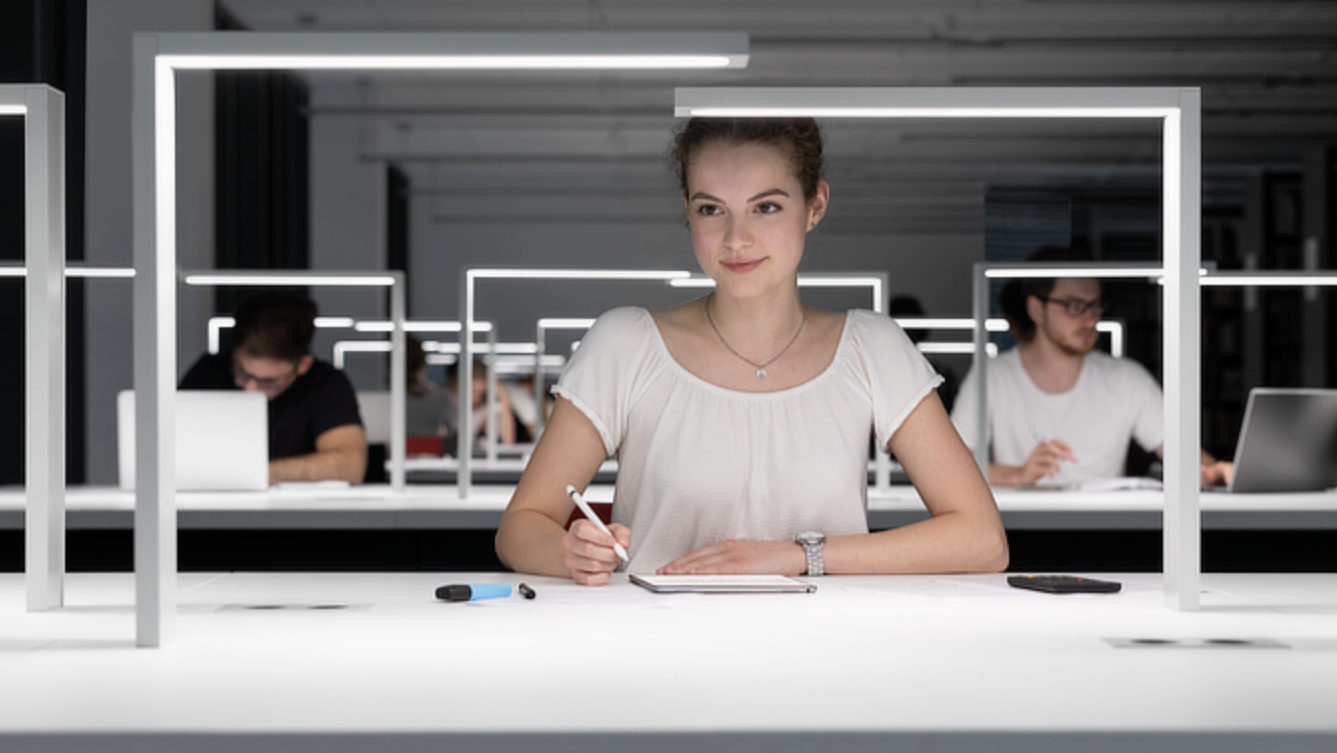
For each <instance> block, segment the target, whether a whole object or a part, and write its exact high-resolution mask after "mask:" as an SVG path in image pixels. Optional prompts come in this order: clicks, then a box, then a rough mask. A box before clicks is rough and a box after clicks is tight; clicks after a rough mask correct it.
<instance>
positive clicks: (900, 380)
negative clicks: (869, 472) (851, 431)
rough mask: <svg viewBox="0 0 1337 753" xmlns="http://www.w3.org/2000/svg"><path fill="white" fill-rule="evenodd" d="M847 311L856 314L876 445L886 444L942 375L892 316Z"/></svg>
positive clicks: (940, 381) (858, 339) (936, 384)
mask: <svg viewBox="0 0 1337 753" xmlns="http://www.w3.org/2000/svg"><path fill="white" fill-rule="evenodd" d="M849 315H850V316H854V317H857V320H856V322H855V328H854V332H855V336H856V337H857V343H856V344H857V347H858V348H859V352H860V355H861V357H862V359H863V363H864V368H865V369H866V371H867V375H868V376H867V378H868V386H869V389H870V391H871V396H872V401H873V432H874V434H875V436H876V437H877V443H878V446H879V447H886V446H887V444H888V443H889V442H890V441H891V437H892V435H894V434H895V433H896V430H897V429H899V428H900V427H901V424H902V423H904V422H905V419H906V417H908V416H909V415H910V412H911V411H913V410H914V409H915V407H916V406H917V405H919V403H920V401H922V400H923V399H924V398H925V397H926V396H927V395H928V393H929V392H931V391H933V390H934V389H935V388H936V387H937V386H938V385H939V384H942V377H941V376H939V375H938V373H937V372H936V371H934V370H933V366H931V365H930V364H929V362H928V359H926V358H924V356H923V354H922V353H920V352H919V349H918V348H916V347H915V344H914V343H913V342H911V341H910V338H909V337H907V336H906V335H905V332H904V331H902V330H901V328H900V327H899V326H898V325H897V324H896V322H894V321H892V320H891V318H889V317H887V316H883V315H881V314H876V313H874V312H871V311H857V310H856V311H851V312H850V313H849Z"/></svg>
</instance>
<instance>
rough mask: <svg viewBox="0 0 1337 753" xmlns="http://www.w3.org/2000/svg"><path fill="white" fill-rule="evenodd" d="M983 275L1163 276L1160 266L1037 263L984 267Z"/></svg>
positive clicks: (1041, 276) (1012, 276) (1026, 277)
mask: <svg viewBox="0 0 1337 753" xmlns="http://www.w3.org/2000/svg"><path fill="white" fill-rule="evenodd" d="M984 276H985V277H988V278H991V279H1038V278H1045V277H1087V278H1090V277H1102V278H1133V279H1136V278H1139V277H1155V278H1161V277H1164V276H1165V270H1164V269H1161V268H1160V267H1122V268H1108V269H1102V268H1099V267H1044V266H1040V265H1038V264H1036V265H1027V267H1026V268H1024V269H1019V268H1013V269H986V270H985V271H984Z"/></svg>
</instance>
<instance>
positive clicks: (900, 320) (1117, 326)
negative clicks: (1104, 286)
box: [894, 316, 1124, 358]
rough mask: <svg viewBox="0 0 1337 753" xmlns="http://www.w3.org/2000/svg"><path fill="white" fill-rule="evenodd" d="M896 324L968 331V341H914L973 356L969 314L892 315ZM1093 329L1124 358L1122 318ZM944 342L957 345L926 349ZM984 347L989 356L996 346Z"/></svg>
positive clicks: (995, 324) (988, 325)
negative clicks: (1106, 337) (967, 315)
mask: <svg viewBox="0 0 1337 753" xmlns="http://www.w3.org/2000/svg"><path fill="white" fill-rule="evenodd" d="M894 319H895V320H896V323H897V324H899V325H901V329H904V330H923V331H933V330H944V331H948V332H953V331H956V332H960V331H964V330H969V331H970V332H971V334H972V339H971V340H970V341H968V342H945V343H925V342H920V343H916V346H917V347H918V348H919V352H921V353H924V354H925V355H928V354H950V355H973V354H974V353H975V341H974V339H973V335H974V331H975V320H974V319H973V318H969V317H901V316H898V317H894ZM984 327H985V329H986V330H988V331H989V332H1006V331H1008V325H1007V320H1006V319H986V320H985V321H984ZM1096 332H1100V333H1104V334H1107V335H1109V336H1110V355H1111V356H1114V357H1115V358H1123V338H1124V323H1123V320H1122V319H1101V320H1100V321H1098V322H1096ZM934 344H937V345H946V346H956V347H946V348H926V347H924V346H926V345H934ZM986 345H987V346H988V347H986V348H985V352H987V353H988V354H989V355H990V356H993V355H994V354H995V352H996V349H995V348H994V347H993V343H987V344H986Z"/></svg>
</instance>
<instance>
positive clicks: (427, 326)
mask: <svg viewBox="0 0 1337 753" xmlns="http://www.w3.org/2000/svg"><path fill="white" fill-rule="evenodd" d="M353 329H355V330H357V331H358V332H394V331H395V325H394V323H393V322H390V321H386V320H384V319H379V320H377V319H368V320H363V321H359V322H357V323H356V324H354V325H353ZM460 329H461V327H460V323H459V322H455V321H450V320H440V321H418V322H413V321H406V322H404V331H405V332H459V331H460ZM473 331H474V332H491V331H492V322H474V326H473Z"/></svg>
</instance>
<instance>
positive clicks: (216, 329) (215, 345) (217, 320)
mask: <svg viewBox="0 0 1337 753" xmlns="http://www.w3.org/2000/svg"><path fill="white" fill-rule="evenodd" d="M235 326H237V320H236V319H235V318H233V317H230V316H211V317H209V353H210V355H216V354H217V353H218V351H219V349H220V348H221V347H222V340H223V330H224V329H227V328H228V327H235Z"/></svg>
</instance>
